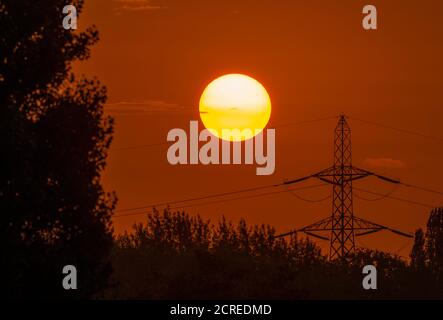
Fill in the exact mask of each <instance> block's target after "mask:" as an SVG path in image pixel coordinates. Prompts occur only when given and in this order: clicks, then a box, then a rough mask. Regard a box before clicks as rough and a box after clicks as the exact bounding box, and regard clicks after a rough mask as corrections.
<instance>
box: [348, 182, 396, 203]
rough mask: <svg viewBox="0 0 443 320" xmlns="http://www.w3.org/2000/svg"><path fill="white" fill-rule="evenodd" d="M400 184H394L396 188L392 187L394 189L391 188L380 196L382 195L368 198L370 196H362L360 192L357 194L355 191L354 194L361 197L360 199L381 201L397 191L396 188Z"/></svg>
mask: <svg viewBox="0 0 443 320" xmlns="http://www.w3.org/2000/svg"><path fill="white" fill-rule="evenodd" d="M398 186H399V185H398V184H396V185H395V186H394V188H392V190H390V191H389V192H388V193H386V194H384V195H382V196H380V197H378V198H373V199H368V198H365V197H362V196H360V195H358V194H355V193H354V196H355V197H356V198H358V199H360V200H365V201H380V200H383V199H386V198H388V197H389V196H390V195H391V194H393V193H394V192H395V190H397V188H398Z"/></svg>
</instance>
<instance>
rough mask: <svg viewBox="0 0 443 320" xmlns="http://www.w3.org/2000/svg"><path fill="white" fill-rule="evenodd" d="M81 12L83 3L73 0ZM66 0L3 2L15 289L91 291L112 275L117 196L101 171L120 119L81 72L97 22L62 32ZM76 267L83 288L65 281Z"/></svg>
mask: <svg viewBox="0 0 443 320" xmlns="http://www.w3.org/2000/svg"><path fill="white" fill-rule="evenodd" d="M70 4H73V5H75V6H76V8H77V13H78V14H79V15H80V13H81V11H82V8H83V5H84V1H83V0H74V1H71V2H70ZM65 5H66V1H62V0H42V1H39V2H38V3H36V1H32V0H20V1H16V0H0V147H1V150H2V153H1V159H0V163H1V167H0V213H1V215H0V237H1V239H0V246H1V248H0V250H1V253H0V255H1V256H0V259H1V261H2V267H3V268H4V269H3V270H4V272H5V275H7V276H5V277H4V278H3V280H2V290H3V293H4V294H7V295H8V296H9V297H40V298H51V297H63V296H64V295H66V296H68V297H91V296H93V295H94V294H95V293H96V292H98V291H99V290H101V289H102V288H103V287H104V286H105V284H106V282H107V277H108V275H109V273H110V264H109V262H108V261H107V257H108V254H109V251H110V249H111V247H112V241H113V240H112V226H111V222H110V216H111V213H112V210H113V208H114V206H115V197H114V196H113V195H111V194H107V193H105V192H104V190H103V188H102V186H101V184H100V175H101V172H102V170H103V169H104V167H105V160H106V156H107V149H108V147H109V145H110V143H111V139H112V133H113V121H112V119H110V118H107V117H105V116H104V114H103V104H104V103H105V100H106V90H105V88H104V87H102V86H101V85H100V83H99V82H98V81H96V80H88V79H76V78H75V76H74V75H73V73H72V63H73V62H74V61H80V60H85V59H87V58H88V57H89V54H90V47H91V45H93V44H95V43H96V42H97V41H98V32H97V30H96V29H95V28H93V27H92V28H88V29H86V31H84V32H77V31H75V32H74V31H71V30H69V31H68V30H64V28H63V26H62V21H63V17H64V15H63V13H62V9H63V7H64V6H65ZM67 264H72V265H75V266H76V267H77V270H78V274H79V279H81V282H80V283H79V285H78V286H79V290H76V291H75V292H72V291H71V292H66V291H65V290H63V288H62V286H61V280H62V278H63V275H62V268H63V266H64V265H67Z"/></svg>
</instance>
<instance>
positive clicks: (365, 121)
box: [347, 116, 443, 142]
mask: <svg viewBox="0 0 443 320" xmlns="http://www.w3.org/2000/svg"><path fill="white" fill-rule="evenodd" d="M347 118H349V119H352V120H356V121H360V122H363V123H367V124H370V125H374V126H378V127H381V128H385V129H390V130H394V131H398V132H402V133H406V134H409V135H414V136H418V137H422V138H426V139H432V140H435V141H439V142H443V138H440V137H435V136H431V135H427V134H423V133H420V132H416V131H410V130H406V129H402V128H396V127H393V126H388V125H385V124H382V123H378V122H375V121H369V120H363V119H359V118H354V117H348V116H347Z"/></svg>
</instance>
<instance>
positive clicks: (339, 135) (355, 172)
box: [277, 115, 413, 260]
mask: <svg viewBox="0 0 443 320" xmlns="http://www.w3.org/2000/svg"><path fill="white" fill-rule="evenodd" d="M369 176H375V177H377V178H379V179H382V180H384V181H387V182H390V183H395V184H398V183H400V181H398V180H394V179H391V178H388V177H384V176H381V175H378V174H376V173H373V172H370V171H367V170H363V169H359V168H357V167H354V166H353V165H352V152H351V128H350V127H349V125H348V123H347V121H346V117H345V116H344V115H340V116H339V120H338V124H337V126H336V128H335V134H334V165H333V166H332V167H329V168H327V169H325V170H322V171H320V172H318V173H315V174H313V175H310V176H307V177H304V178H300V179H296V180H291V181H286V182H285V183H284V184H286V185H288V184H294V183H297V182H301V181H303V180H306V179H309V178H317V179H320V180H321V181H323V182H326V183H329V184H331V185H332V214H331V216H330V217H328V218H325V219H323V220H320V221H318V222H315V223H313V224H310V225H308V226H306V227H303V228H301V229H298V230H295V231H291V232H288V233H284V234H281V235H278V236H277V237H284V236H287V235H290V234H293V233H295V232H297V231H301V232H304V233H306V234H308V235H310V236H313V237H316V238H319V239H322V240H328V241H329V242H330V247H329V259H330V260H334V259H346V257H348V256H349V255H350V254H352V253H354V252H355V242H354V241H355V237H360V236H364V235H367V234H370V233H374V232H378V231H381V230H388V231H391V232H394V233H396V234H398V235H401V236H404V237H409V238H412V237H413V236H412V235H410V234H407V233H404V232H401V231H398V230H395V229H392V228H389V227H386V226H383V225H380V224H377V223H374V222H370V221H367V220H364V219H362V218H358V217H355V216H354V211H353V199H352V182H353V181H355V180H358V179H363V178H366V177H369ZM324 232H329V233H330V236H329V238H328V237H326V236H324V235H321V233H324Z"/></svg>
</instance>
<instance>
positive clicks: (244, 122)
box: [199, 74, 271, 141]
mask: <svg viewBox="0 0 443 320" xmlns="http://www.w3.org/2000/svg"><path fill="white" fill-rule="evenodd" d="M199 108H200V118H201V120H202V122H203V124H204V126H205V127H206V128H207V129H208V130H209V131H210V132H211V133H212V134H213V135H215V136H217V137H218V138H221V139H223V140H227V141H243V140H248V139H251V138H253V137H254V136H255V135H256V134H258V133H260V132H261V131H262V130H263V129H264V128H265V126H266V124H267V123H268V121H269V118H270V117H271V99H270V97H269V94H268V92H267V91H266V89H265V87H264V86H263V85H262V84H261V83H260V82H258V81H257V80H255V79H253V78H251V77H249V76H246V75H243V74H227V75H224V76H221V77H219V78H217V79H215V80H214V81H212V82H211V83H210V84H209V85H208V86H207V87H206V89H205V90H204V91H203V94H202V96H201V98H200V107H199Z"/></svg>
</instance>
